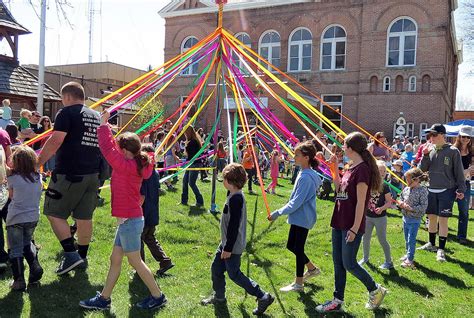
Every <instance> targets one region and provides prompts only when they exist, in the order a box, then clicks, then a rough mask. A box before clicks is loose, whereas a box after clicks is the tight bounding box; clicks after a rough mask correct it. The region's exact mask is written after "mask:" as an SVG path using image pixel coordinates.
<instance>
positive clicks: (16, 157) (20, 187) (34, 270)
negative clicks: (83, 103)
mask: <svg viewBox="0 0 474 318" xmlns="http://www.w3.org/2000/svg"><path fill="white" fill-rule="evenodd" d="M36 163H37V158H36V154H35V151H34V150H33V149H32V148H30V147H27V146H18V147H17V148H16V149H15V151H14V152H13V155H12V165H13V166H12V170H11V175H10V176H9V177H8V190H9V192H10V193H9V195H10V198H11V203H10V205H9V206H8V214H7V219H6V225H7V237H8V245H9V247H10V252H9V257H10V264H11V268H12V273H13V282H12V284H11V286H10V287H11V288H12V289H13V290H19V291H23V290H25V289H26V283H25V277H24V272H25V266H24V264H23V258H25V259H26V262H27V263H28V266H29V267H30V274H29V278H28V283H29V284H30V285H31V284H34V283H37V282H39V280H40V279H41V277H42V276H43V268H42V267H41V265H40V263H39V261H38V258H37V255H36V253H35V252H33V249H32V247H31V239H32V238H33V233H34V231H35V228H36V225H37V224H38V220H39V214H40V208H39V204H40V199H41V192H42V189H43V187H42V182H41V176H40V174H39V173H37V172H36Z"/></svg>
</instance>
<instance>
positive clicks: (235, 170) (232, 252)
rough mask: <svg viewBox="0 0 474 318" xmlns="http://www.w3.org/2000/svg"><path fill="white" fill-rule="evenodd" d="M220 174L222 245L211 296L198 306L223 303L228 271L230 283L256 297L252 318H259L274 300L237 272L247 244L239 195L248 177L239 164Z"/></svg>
mask: <svg viewBox="0 0 474 318" xmlns="http://www.w3.org/2000/svg"><path fill="white" fill-rule="evenodd" d="M222 174H223V177H224V187H225V188H226V189H227V190H228V192H227V193H228V195H227V200H226V203H225V206H224V211H223V213H222V218H221V222H220V223H221V225H220V227H221V242H220V244H219V247H218V248H217V252H216V256H215V257H214V261H213V262H212V265H211V274H212V288H213V289H214V294H213V295H212V296H210V297H209V298H205V299H203V300H202V301H201V304H202V305H204V306H206V305H210V304H219V303H221V304H223V303H225V302H226V298H225V276H224V273H225V272H226V271H227V274H228V275H229V278H230V279H231V280H233V281H234V282H235V283H236V284H237V285H239V286H240V287H242V288H243V289H245V291H246V292H247V293H249V294H250V295H252V296H255V297H257V308H255V309H254V311H253V314H254V315H262V314H263V313H264V312H265V310H266V309H267V308H268V306H270V305H271V304H272V303H273V301H274V300H275V298H274V297H273V296H272V295H270V294H269V293H266V292H264V291H263V290H262V289H261V288H260V286H259V285H258V284H257V283H256V282H254V281H252V280H251V279H250V278H248V277H247V276H245V275H244V274H243V273H242V272H241V271H240V258H241V257H242V253H243V251H244V250H245V245H246V244H247V242H246V226H247V208H246V204H245V197H244V194H243V192H242V188H243V187H244V186H245V182H246V181H247V173H246V171H245V169H244V167H243V166H242V165H241V164H238V163H231V164H229V165H227V166H226V167H225V168H224V171H223V173H222Z"/></svg>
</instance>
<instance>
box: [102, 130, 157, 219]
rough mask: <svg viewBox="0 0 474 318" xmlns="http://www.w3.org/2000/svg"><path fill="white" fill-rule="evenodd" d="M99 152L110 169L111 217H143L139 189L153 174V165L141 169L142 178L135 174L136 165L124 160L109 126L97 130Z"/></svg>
mask: <svg viewBox="0 0 474 318" xmlns="http://www.w3.org/2000/svg"><path fill="white" fill-rule="evenodd" d="M97 136H98V138H99V147H100V151H102V154H103V155H104V157H105V159H106V160H107V162H108V163H109V165H110V166H111V167H112V178H111V182H110V183H111V185H110V187H111V193H112V216H115V217H120V218H136V217H141V216H143V211H142V206H141V204H140V200H141V196H140V187H141V185H142V181H143V179H148V178H149V177H150V176H151V173H152V172H153V165H148V166H147V167H145V168H143V170H142V176H139V175H138V173H137V163H136V162H135V160H133V159H126V158H125V156H124V155H123V153H122V152H121V151H120V149H119V147H118V146H117V144H116V143H115V140H114V137H113V136H112V132H111V131H110V128H109V126H107V125H101V126H100V127H99V128H98V129H97Z"/></svg>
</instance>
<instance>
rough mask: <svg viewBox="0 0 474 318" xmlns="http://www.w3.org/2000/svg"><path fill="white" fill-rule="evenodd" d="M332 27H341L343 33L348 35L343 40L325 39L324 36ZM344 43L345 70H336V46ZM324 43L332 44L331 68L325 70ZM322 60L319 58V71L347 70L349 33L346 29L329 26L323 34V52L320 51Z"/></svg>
mask: <svg viewBox="0 0 474 318" xmlns="http://www.w3.org/2000/svg"><path fill="white" fill-rule="evenodd" d="M332 27H340V28H341V29H342V30H343V31H344V34H345V35H346V36H345V37H341V38H330V39H325V38H324V34H325V33H326V32H327V31H328V30H329V29H330V28H332ZM340 42H344V43H345V44H344V67H343V68H336V44H337V43H340ZM324 43H330V44H331V68H323V45H324ZM320 52H321V54H320V58H319V69H320V70H321V71H344V70H345V69H346V61H347V60H346V55H347V31H346V29H345V28H344V27H343V26H342V25H339V24H331V25H328V26H327V27H326V28H325V29H324V31H323V33H322V34H321V50H320Z"/></svg>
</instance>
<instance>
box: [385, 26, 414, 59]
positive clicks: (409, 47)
mask: <svg viewBox="0 0 474 318" xmlns="http://www.w3.org/2000/svg"><path fill="white" fill-rule="evenodd" d="M416 38H417V26H416V22H415V21H414V20H412V19H411V18H408V17H404V18H399V19H398V20H395V21H393V22H392V23H391V24H390V27H389V28H388V37H387V66H414V65H416Z"/></svg>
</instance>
